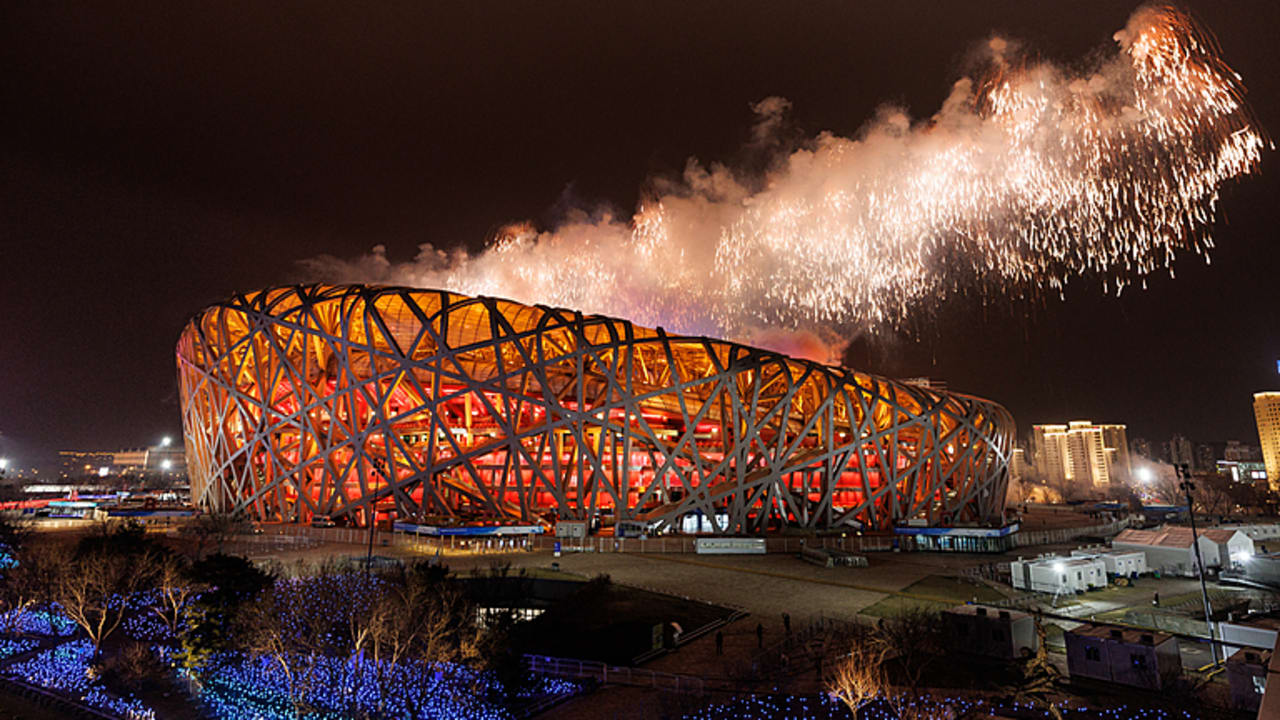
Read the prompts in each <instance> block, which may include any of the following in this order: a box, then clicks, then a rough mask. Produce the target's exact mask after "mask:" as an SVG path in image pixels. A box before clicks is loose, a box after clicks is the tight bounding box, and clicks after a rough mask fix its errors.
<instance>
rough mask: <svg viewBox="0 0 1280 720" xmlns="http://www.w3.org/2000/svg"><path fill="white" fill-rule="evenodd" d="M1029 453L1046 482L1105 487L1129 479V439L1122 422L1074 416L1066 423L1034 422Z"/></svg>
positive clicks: (1080, 486) (1091, 487) (1088, 487)
mask: <svg viewBox="0 0 1280 720" xmlns="http://www.w3.org/2000/svg"><path fill="white" fill-rule="evenodd" d="M1031 446H1032V453H1031V454H1032V457H1031V460H1032V462H1033V463H1034V465H1035V467H1036V469H1037V470H1038V471H1039V473H1040V477H1041V478H1042V479H1043V480H1044V481H1045V482H1046V483H1048V484H1050V485H1054V484H1065V485H1071V486H1074V487H1077V488H1079V489H1093V488H1097V489H1105V488H1107V487H1108V486H1109V485H1111V483H1112V482H1125V481H1128V479H1129V469H1130V464H1129V442H1128V439H1127V437H1126V429H1125V426H1124V425H1116V424H1106V425H1095V424H1094V423H1093V422H1091V421H1089V420H1074V421H1072V422H1070V423H1067V424H1066V425H1034V426H1032V431H1031Z"/></svg>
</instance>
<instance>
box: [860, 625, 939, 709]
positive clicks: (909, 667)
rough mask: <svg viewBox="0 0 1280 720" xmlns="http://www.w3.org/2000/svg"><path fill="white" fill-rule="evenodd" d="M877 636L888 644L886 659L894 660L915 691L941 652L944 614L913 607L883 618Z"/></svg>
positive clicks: (906, 682) (905, 679) (910, 689)
mask: <svg viewBox="0 0 1280 720" xmlns="http://www.w3.org/2000/svg"><path fill="white" fill-rule="evenodd" d="M876 638H877V640H878V641H879V642H880V643H881V644H882V645H883V646H884V648H885V651H886V659H891V660H893V661H894V662H895V664H896V665H897V667H898V668H899V670H900V671H901V672H902V679H903V681H904V684H905V685H906V687H907V689H908V690H909V691H910V693H911V694H912V695H915V694H916V693H917V692H918V691H919V690H920V687H921V685H922V681H923V680H924V677H925V673H926V672H928V670H929V668H930V667H931V666H933V664H934V662H935V661H936V660H937V658H938V657H939V655H940V654H941V651H942V639H943V625H942V616H941V614H939V613H938V612H937V611H934V610H928V609H925V608H921V607H910V608H907V609H905V610H903V611H902V612H900V613H898V614H897V615H895V616H893V617H888V618H884V619H882V620H881V621H880V623H879V625H878V626H877V629H876Z"/></svg>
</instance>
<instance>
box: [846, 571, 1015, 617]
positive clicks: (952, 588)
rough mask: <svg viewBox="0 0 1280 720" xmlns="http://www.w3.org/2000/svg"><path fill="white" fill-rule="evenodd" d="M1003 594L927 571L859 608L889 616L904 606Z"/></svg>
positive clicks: (939, 605)
mask: <svg viewBox="0 0 1280 720" xmlns="http://www.w3.org/2000/svg"><path fill="white" fill-rule="evenodd" d="M1004 598H1005V596H1004V594H1003V593H1001V592H1000V591H999V590H996V589H995V588H993V587H991V586H989V585H979V584H975V583H972V582H969V581H967V580H962V579H960V578H955V577H947V576H945V575H929V576H928V577H924V578H921V579H920V580H917V581H915V582H913V583H911V584H910V585H908V586H907V587H905V588H903V589H902V590H900V591H898V592H897V593H896V594H893V595H890V596H889V597H887V598H885V599H883V600H881V601H879V602H877V603H875V604H874V605H871V606H869V607H866V608H863V610H862V611H861V612H862V614H863V615H870V616H872V617H890V616H893V615H897V614H899V613H901V612H902V611H903V610H906V609H908V608H924V609H928V610H945V609H947V608H949V607H954V606H956V605H963V604H965V603H967V602H970V601H972V600H975V599H976V600H977V601H978V602H997V601H1000V600H1003V599H1004Z"/></svg>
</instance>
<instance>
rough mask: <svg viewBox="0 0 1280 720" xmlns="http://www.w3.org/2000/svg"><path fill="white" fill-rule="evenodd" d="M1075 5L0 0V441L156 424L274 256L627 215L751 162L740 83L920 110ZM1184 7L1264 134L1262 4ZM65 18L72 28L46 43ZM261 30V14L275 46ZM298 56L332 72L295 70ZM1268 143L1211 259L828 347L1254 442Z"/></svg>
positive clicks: (1028, 416)
mask: <svg viewBox="0 0 1280 720" xmlns="http://www.w3.org/2000/svg"><path fill="white" fill-rule="evenodd" d="M1083 8H1084V9H1083V10H1082V9H1081V6H1079V5H1077V4H1068V3H1057V4H1052V5H1045V6H1037V7H1034V8H1031V7H1024V6H1021V5H1020V4H1017V3H996V4H990V5H987V6H984V7H980V8H971V9H966V10H964V11H963V12H961V11H959V10H939V9H937V8H935V7H933V6H929V7H928V9H925V6H923V5H920V6H904V8H902V9H892V10H891V9H888V8H874V9H866V8H862V9H857V10H856V11H855V10H854V9H852V8H843V7H840V6H821V7H818V6H815V7H814V8H811V9H809V10H807V11H805V12H804V13H801V14H799V15H798V16H797V17H795V18H793V20H794V23H793V25H794V27H788V28H783V29H779V28H778V27H777V23H776V22H774V17H773V13H772V12H771V11H770V10H768V8H767V7H766V6H764V5H754V4H744V5H740V6H735V7H734V8H727V7H726V8H723V9H721V10H719V11H715V12H713V11H712V10H710V9H708V8H707V7H703V8H702V9H688V8H681V7H679V6H677V5H674V4H673V5H666V6H657V7H656V8H654V10H653V11H652V12H650V13H646V14H642V15H641V14H637V15H636V16H634V17H631V16H628V17H625V18H618V19H615V22H616V24H614V23H610V24H608V25H601V24H598V23H594V22H592V19H593V18H594V15H593V14H592V13H591V12H590V11H589V10H588V9H587V8H586V7H585V6H584V7H582V8H575V7H572V6H563V7H560V8H554V9H545V10H544V11H543V12H545V13H546V14H541V15H534V16H529V17H526V16H523V15H522V14H521V13H518V12H514V11H513V12H506V13H493V14H490V15H483V14H472V13H471V12H470V11H464V10H461V9H455V10H439V11H438V14H432V13H431V12H427V11H421V12H419V13H410V14H409V16H408V17H401V16H398V15H396V14H395V13H394V12H392V11H390V10H387V9H378V8H372V9H368V10H367V11H366V12H367V15H365V16H363V17H362V18H361V21H362V22H365V23H367V24H368V27H369V32H368V33H367V34H361V33H356V32H355V31H354V30H352V29H351V28H350V26H349V24H343V23H333V24H326V23H325V22H323V21H322V17H323V13H318V14H316V15H314V16H311V15H308V14H307V13H303V12H301V8H290V7H287V6H281V7H280V8H277V9H275V10H266V9H257V10H249V11H247V13H246V14H245V15H244V16H232V15H231V14H229V13H223V12H220V11H217V10H212V9H209V8H203V9H199V10H198V11H197V10H196V9H192V11H191V12H189V13H185V14H184V13H181V12H177V13H174V14H173V15H172V16H160V15H158V14H157V15H147V14H145V13H144V14H141V15H136V14H130V13H115V14H113V13H111V12H110V10H109V8H107V7H106V6H102V7H99V8H82V9H79V10H69V9H62V10H58V9H42V11H41V12H28V11H27V10H24V9H23V8H20V7H11V8H8V9H6V10H5V11H4V13H5V15H6V16H8V17H7V19H8V20H9V22H6V23H4V26H5V28H6V30H4V31H3V32H5V33H6V35H7V37H6V38H5V39H6V44H7V46H8V47H9V48H10V53H11V55H12V57H13V59H14V60H15V67H17V68H20V69H21V70H22V71H23V72H19V73H13V75H15V77H14V82H13V83H11V84H10V85H8V86H6V88H5V89H4V90H3V91H2V92H3V99H4V100H5V103H6V106H7V107H9V108H12V111H11V112H10V113H9V114H8V115H7V116H6V117H5V118H4V119H3V120H2V121H0V122H2V123H3V127H4V128H5V130H6V132H5V140H4V141H3V143H4V144H3V155H2V158H3V167H4V173H3V175H2V176H0V180H2V181H3V182H4V184H5V188H6V190H7V191H8V192H6V193H4V197H5V200H4V201H3V202H4V203H5V212H4V213H3V215H2V216H0V231H3V232H4V234H5V236H6V237H8V238H15V239H17V241H16V242H13V243H10V244H9V245H10V246H9V247H7V248H6V258H7V259H8V261H9V262H8V263H7V265H8V271H7V273H6V276H5V282H4V283H0V288H3V289H0V293H3V299H4V307H5V308H6V309H7V310H8V312H6V313H4V317H3V319H2V320H0V333H2V336H3V337H4V338H5V339H6V342H5V343H4V347H3V348H2V349H0V378H2V379H3V382H4V387H3V390H0V433H3V436H0V451H2V452H4V453H14V454H18V455H25V456H30V455H31V454H33V453H36V454H39V455H42V456H44V457H45V459H46V460H48V459H51V458H52V457H53V455H54V454H55V453H56V452H57V451H58V450H63V449H76V448H115V447H126V446H133V445H137V444H139V443H140V442H144V441H145V440H146V439H147V438H151V437H153V436H158V435H162V434H173V435H175V436H176V435H177V433H178V432H179V427H180V424H179V423H180V420H179V413H178V400H177V379H176V370H175V367H174V363H173V351H174V345H175V343H176V341H177V337H178V333H179V332H180V330H181V328H182V326H183V325H184V323H185V321H186V320H187V319H188V318H189V317H190V316H191V314H193V313H195V312H196V311H197V310H198V309H199V308H201V307H203V306H204V305H205V304H207V303H208V302H210V301H213V300H216V299H218V298H221V297H225V296H227V295H228V294H230V293H231V292H234V291H248V290H252V289H256V288H258V287H264V286H269V285H275V284H279V283H281V282H288V281H295V280H304V279H307V278H306V276H305V272H304V271H303V270H302V269H301V268H300V266H299V265H298V263H299V262H300V261H302V260H306V259H308V258H314V257H316V256H318V255H323V254H329V255H334V256H337V257H341V258H352V257H358V256H361V255H364V254H366V253H368V252H369V251H370V249H371V248H373V247H374V246H377V245H382V246H385V248H386V253H387V255H388V257H390V258H391V259H393V260H395V261H408V260H411V259H412V258H413V256H414V254H415V252H416V251H417V245H418V244H420V243H421V242H427V241H430V242H433V243H435V244H437V245H438V246H441V247H451V248H468V249H469V250H471V251H475V250H477V249H479V247H480V246H481V244H482V242H483V241H484V240H485V239H486V238H487V237H488V236H490V235H492V234H493V233H494V232H495V231H496V230H497V229H498V228H499V227H501V226H503V225H504V224H505V223H509V222H519V221H523V220H531V221H533V222H534V223H535V224H536V225H537V226H539V227H544V228H545V227H554V226H556V225H558V224H559V223H561V222H562V221H564V220H565V219H566V218H568V217H570V216H571V215H572V214H573V212H574V211H575V210H577V209H584V210H587V211H595V210H597V209H598V208H601V207H605V208H608V209H610V211H612V212H615V213H618V214H620V215H622V216H627V215H628V214H629V213H631V212H632V211H633V209H634V207H635V206H636V204H637V199H638V198H637V196H638V195H639V194H641V193H643V192H644V188H645V187H646V184H647V183H649V182H650V181H651V180H650V179H651V178H654V177H668V178H669V177H675V176H678V175H679V174H680V173H681V172H682V169H683V168H684V166H685V161H686V159H687V158H690V157H696V158H698V159H699V160H700V161H701V162H702V163H704V164H711V163H716V162H723V163H726V164H728V165H729V166H731V167H735V168H737V167H747V168H750V167H751V166H753V164H760V163H767V162H768V161H769V156H768V154H767V153H761V152H758V149H753V148H752V145H751V142H752V135H751V133H752V126H753V122H754V120H753V116H752V113H751V111H750V109H749V105H751V104H753V103H757V102H759V101H761V100H763V99H765V98H768V97H774V96H778V97H786V98H788V99H789V100H790V102H791V110H790V119H791V122H792V123H793V124H794V132H795V133H796V134H798V135H799V136H801V137H812V136H813V135H814V134H816V133H818V132H821V131H823V130H830V131H832V132H834V133H838V134H841V135H845V136H856V134H857V132H858V130H859V128H860V127H863V126H864V124H865V123H867V122H868V121H869V120H871V119H872V118H874V117H875V116H876V112H877V108H879V107H881V106H883V105H884V104H886V103H889V104H897V105H900V106H903V107H904V108H906V109H907V110H908V111H909V112H910V114H911V116H912V117H914V118H916V119H920V118H927V117H928V116H929V114H930V113H932V112H934V111H936V110H937V108H938V107H939V106H940V105H941V104H942V102H943V100H944V99H945V97H946V95H947V92H948V87H949V85H950V83H951V82H952V81H954V80H955V79H956V78H957V77H959V76H960V75H961V73H962V72H964V69H965V67H966V63H967V62H968V58H969V56H970V54H971V53H972V52H973V50H974V48H975V47H977V46H979V45H980V44H981V43H983V42H984V41H985V40H986V39H987V38H988V37H990V35H991V33H992V32H1000V33H1002V34H1004V35H1007V36H1008V37H1011V38H1017V39H1021V40H1024V41H1025V42H1026V43H1027V44H1028V45H1029V46H1033V47H1034V48H1036V50H1037V51H1038V52H1040V53H1042V54H1044V55H1045V56H1047V57H1049V58H1051V59H1054V60H1058V61H1064V62H1071V61H1072V59H1073V58H1080V57H1084V56H1087V55H1088V54H1089V53H1090V52H1092V51H1094V50H1096V49H1098V48H1101V47H1104V46H1106V44H1107V43H1108V42H1109V38H1110V37H1111V34H1112V33H1113V32H1115V31H1116V30H1117V29H1118V28H1121V27H1123V26H1124V24H1125V21H1126V18H1127V17H1128V16H1129V15H1130V13H1131V12H1132V11H1133V7H1131V6H1129V5H1127V4H1114V3H1094V4H1087V5H1085V6H1083ZM1191 9H1192V11H1193V12H1194V13H1196V14H1197V15H1198V16H1199V17H1200V18H1201V19H1202V20H1203V21H1204V22H1205V24H1206V25H1207V26H1208V27H1209V28H1210V29H1211V30H1212V31H1213V32H1214V33H1215V34H1216V35H1217V38H1218V40H1219V41H1220V43H1221V46H1222V54H1223V57H1224V59H1225V60H1226V62H1227V63H1229V64H1230V65H1231V67H1232V68H1234V69H1235V70H1236V71H1237V72H1239V73H1240V75H1241V76H1242V77H1243V78H1244V83H1245V85H1246V86H1247V87H1248V89H1249V95H1248V100H1249V102H1250V103H1251V105H1252V106H1253V108H1254V110H1255V112H1256V114H1257V116H1258V118H1259V120H1260V123H1261V126H1262V127H1263V128H1270V129H1274V128H1275V127H1280V123H1277V122H1276V119H1277V117H1278V114H1280V113H1278V112H1277V107H1278V105H1277V101H1276V98H1277V97H1280V81H1278V80H1277V77H1276V73H1274V72H1273V71H1274V67H1275V62H1274V57H1273V56H1272V55H1271V54H1270V53H1271V50H1270V44H1269V43H1268V42H1267V41H1266V39H1265V38H1264V37H1263V35H1264V33H1263V31H1262V30H1261V28H1264V27H1268V26H1269V23H1268V22H1267V19H1268V18H1271V19H1280V18H1277V17H1276V15H1277V10H1276V8H1275V7H1274V6H1272V5H1270V4H1263V3H1257V4H1255V5H1249V6H1247V7H1246V6H1232V7H1231V8H1223V7H1220V6H1217V5H1214V4H1210V3H1192V4H1191ZM125 16H129V17H128V18H127V19H126V18H125ZM1270 25H1274V23H1270ZM78 27H95V28H98V30H99V31H98V32H95V33H89V34H88V35H86V36H85V37H84V38H82V39H81V41H79V42H70V41H69V37H70V36H69V35H68V33H71V32H73V28H78ZM623 27H627V28H631V29H632V30H631V31H630V32H621V31H620V30H619V28H623ZM208 28H218V29H219V30H221V31H222V32H221V33H206V32H205V31H206V30H207V29H208ZM441 28H445V29H447V30H448V32H442V31H441V30H440V29H441ZM672 28H676V29H675V30H672ZM531 29H536V31H537V32H536V33H534V34H532V35H531V34H530V31H531ZM276 33H288V34H289V37H290V38H291V40H292V42H291V43H290V45H289V50H288V52H285V51H284V50H282V49H281V48H280V46H279V45H278V44H277V43H276V42H275V37H276V35H275V34H276ZM122 36H127V37H129V38H131V39H130V41H129V43H128V46H129V48H130V49H129V51H128V52H123V51H122V50H121V47H120V46H119V45H118V44H117V43H116V38H118V37H122ZM370 38H376V39H374V40H371V39H370ZM495 38H496V39H498V40H499V41H498V42H492V41H493V40H494V39H495ZM884 38H893V41H892V42H887V41H885V40H884ZM703 44H708V45H709V46H710V47H713V48H716V49H717V52H713V53H709V52H705V51H703V50H702V49H701V47H700V46H701V45H703ZM481 46H483V47H485V48H486V50H487V52H485V53H476V54H468V53H474V51H475V50H476V48H478V47H481ZM564 47H572V48H579V49H580V52H583V53H588V56H589V57H591V58H593V62H590V63H583V62H580V61H579V60H580V59H581V57H582V56H581V55H573V54H571V53H570V54H566V53H565V52H560V51H557V50H556V48H564ZM582 48H586V49H585V50H581V49H582ZM459 57H468V58H470V59H471V61H470V62H469V63H462V64H459V63H457V62H456V60H457V58H459ZM575 58H576V59H575ZM313 65H321V66H324V67H326V68H328V70H327V72H329V73H330V74H327V75H326V74H317V75H312V74H309V73H307V72H304V70H303V69H302V68H303V67H310V66H313ZM814 67H824V68H828V69H829V71H827V72H818V73H815V72H813V68H814ZM321 77H324V78H326V79H325V80H323V81H321V80H320V79H319V78H321ZM552 78H554V80H552ZM1273 155H1274V153H1270V152H1268V153H1266V154H1264V156H1263V160H1262V162H1263V172H1262V173H1261V174H1260V175H1256V176H1251V177H1247V178H1244V179H1243V180H1241V181H1240V182H1237V183H1232V184H1228V185H1227V186H1226V187H1225V189H1224V194H1223V197H1222V200H1221V202H1220V204H1219V207H1220V214H1219V217H1218V220H1217V222H1216V223H1215V225H1214V228H1213V231H1214V236H1215V239H1216V247H1215V249H1214V250H1213V251H1212V253H1211V260H1212V262H1211V263H1208V264H1207V263H1206V262H1205V261H1204V259H1203V258H1201V257H1198V256H1195V255H1191V254H1184V255H1181V256H1179V258H1178V259H1177V261H1176V262H1175V264H1174V268H1175V271H1176V274H1177V277H1176V278H1170V277H1168V275H1166V274H1160V273H1157V274H1155V275H1152V276H1151V277H1150V278H1149V279H1148V282H1147V288H1146V289H1145V290H1144V289H1142V288H1129V289H1127V290H1125V291H1124V292H1123V293H1122V294H1121V295H1120V297H1118V298H1117V297H1115V295H1114V291H1112V292H1111V293H1110V294H1107V293H1104V291H1103V289H1102V287H1101V285H1102V283H1101V279H1100V278H1089V277H1086V278H1082V279H1077V280H1075V281H1073V282H1071V283H1069V284H1068V286H1067V288H1066V290H1065V292H1064V295H1065V298H1064V299H1058V298H1057V297H1052V296H1051V297H1048V298H1045V299H1040V300H1020V299H1007V298H1004V297H1000V296H996V297H984V296H969V297H955V298H952V299H951V300H949V301H947V302H946V303H945V304H942V305H940V306H939V307H936V308H932V309H930V310H928V311H927V312H924V313H922V314H920V315H919V316H917V317H914V318H912V319H911V321H910V322H908V323H907V324H906V326H905V327H904V328H903V329H901V330H883V331H881V332H880V333H878V334H876V335H874V337H872V336H868V335H865V334H864V335H858V333H857V331H856V330H850V329H845V330H841V333H842V336H843V337H846V338H852V340H853V342H852V344H851V345H850V347H849V348H848V349H847V350H846V351H845V353H844V356H843V359H844V361H845V362H846V364H848V365H849V366H851V367H852V368H854V369H856V370H859V371H866V372H874V373H879V374H883V375H888V376H899V377H908V376H931V377H936V378H940V379H943V380H945V381H946V382H947V383H948V385H949V387H951V388H952V389H954V390H956V391H959V392H966V393H973V394H976V395H979V396H983V397H990V398H992V399H994V400H996V401H998V402H1001V403H1002V404H1004V405H1005V406H1006V407H1008V408H1009V409H1010V410H1011V411H1012V413H1013V415H1014V418H1015V420H1016V421H1017V422H1018V425H1019V428H1020V434H1021V435H1025V432H1026V429H1028V428H1030V427H1031V426H1032V425H1034V424H1038V423H1043V422H1046V421H1051V420H1053V419H1054V418H1073V417H1076V418H1078V417H1090V418H1097V419H1105V420H1108V421H1112V422H1118V423H1124V424H1126V425H1127V426H1128V427H1129V434H1130V436H1131V437H1144V438H1152V439H1157V438H1168V437H1170V436H1172V435H1173V434H1174V433H1181V434H1184V435H1186V436H1188V437H1190V438H1192V439H1194V440H1197V441H1204V440H1239V441H1241V442H1244V443H1246V444H1254V443H1256V442H1257V440H1256V431H1255V428H1254V418H1253V413H1252V407H1251V402H1252V396H1253V393H1255V392H1259V391H1268V390H1276V389H1280V375H1277V373H1276V366H1275V363H1276V359H1277V357H1280V344H1278V343H1280V340H1277V339H1276V334H1275V327H1274V320H1273V319H1272V316H1271V311H1270V307H1271V304H1269V300H1268V297H1269V296H1268V293H1267V283H1268V282H1269V281H1270V279H1271V278H1273V277H1274V276H1275V274H1276V271H1277V269H1278V268H1280V249H1278V248H1277V245H1276V243H1274V242H1272V241H1271V239H1270V238H1271V228H1273V227H1275V226H1276V220H1277V219H1278V218H1277V209H1276V207H1275V204H1274V203H1273V202H1270V201H1269V199H1270V198H1272V197H1274V196H1275V193H1276V192H1277V189H1278V188H1277V181H1276V179H1275V177H1274V173H1271V172H1268V170H1269V169H1270V166H1271V163H1273V162H1274V160H1273V159H1272V158H1273ZM1206 398H1209V399H1210V401H1209V402H1206ZM10 446H12V447H14V448H16V452H15V451H13V450H10V449H9V447H10ZM19 462H22V461H21V460H19ZM24 464H28V463H24Z"/></svg>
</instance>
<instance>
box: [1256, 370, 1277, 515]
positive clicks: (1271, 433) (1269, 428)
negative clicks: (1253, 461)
mask: <svg viewBox="0 0 1280 720" xmlns="http://www.w3.org/2000/svg"><path fill="white" fill-rule="evenodd" d="M1253 416H1254V418H1255V419H1256V420H1257V422H1258V443H1259V444H1260V445H1262V462H1263V463H1265V464H1266V466H1267V482H1268V484H1269V485H1270V486H1271V489H1272V490H1273V491H1280V392H1260V393H1254V395H1253Z"/></svg>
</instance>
